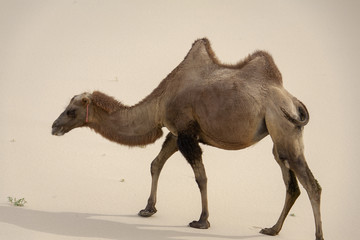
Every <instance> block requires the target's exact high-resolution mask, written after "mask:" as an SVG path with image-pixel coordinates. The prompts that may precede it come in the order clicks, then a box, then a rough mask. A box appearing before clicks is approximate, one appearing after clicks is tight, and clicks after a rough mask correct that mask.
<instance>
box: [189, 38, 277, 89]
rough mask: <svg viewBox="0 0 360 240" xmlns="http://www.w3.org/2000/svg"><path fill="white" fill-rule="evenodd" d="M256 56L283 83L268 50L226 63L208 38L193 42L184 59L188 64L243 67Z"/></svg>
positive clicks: (273, 77)
mask: <svg viewBox="0 0 360 240" xmlns="http://www.w3.org/2000/svg"><path fill="white" fill-rule="evenodd" d="M256 58H263V59H264V61H263V63H264V65H263V67H264V70H265V72H266V74H267V75H268V77H269V78H270V79H272V80H273V81H275V82H277V83H279V84H282V77H281V73H280V71H279V69H278V68H277V66H276V64H275V62H274V60H273V58H272V56H271V55H270V54H269V53H268V52H267V51H262V50H257V51H255V52H254V53H252V54H249V55H248V56H247V57H245V58H244V59H242V60H240V61H239V62H237V63H236V64H224V63H222V62H220V61H219V60H218V58H217V57H216V55H215V53H214V51H213V49H212V47H211V43H210V41H209V40H208V39H207V38H201V39H197V40H196V41H195V42H194V43H193V44H192V47H191V49H190V50H189V52H188V54H187V55H186V57H185V59H184V61H185V62H186V63H188V64H193V65H195V66H199V65H202V64H204V65H205V64H216V65H218V66H219V67H224V68H230V69H238V70H239V69H241V68H243V67H244V66H246V65H247V64H248V63H250V62H251V61H253V60H254V59H256Z"/></svg>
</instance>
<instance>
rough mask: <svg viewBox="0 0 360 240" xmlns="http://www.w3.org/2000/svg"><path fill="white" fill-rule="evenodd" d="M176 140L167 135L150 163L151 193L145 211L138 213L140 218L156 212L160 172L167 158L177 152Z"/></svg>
mask: <svg viewBox="0 0 360 240" xmlns="http://www.w3.org/2000/svg"><path fill="white" fill-rule="evenodd" d="M176 140H177V138H176V137H175V136H174V135H173V134H171V133H169V134H168V135H167V136H166V140H165V142H164V143H163V146H162V148H161V151H160V153H159V154H158V155H157V156H156V158H155V159H154V161H152V163H151V177H152V181H151V193H150V197H149V199H148V203H147V205H146V207H145V209H143V210H141V211H140V212H139V216H141V217H150V216H152V215H153V214H155V213H156V211H157V210H156V208H155V204H156V193H157V185H158V181H159V176H160V172H161V170H162V168H163V166H164V164H165V162H166V160H168V159H169V157H171V155H173V154H174V153H175V152H176V151H177V150H178V148H177V142H176Z"/></svg>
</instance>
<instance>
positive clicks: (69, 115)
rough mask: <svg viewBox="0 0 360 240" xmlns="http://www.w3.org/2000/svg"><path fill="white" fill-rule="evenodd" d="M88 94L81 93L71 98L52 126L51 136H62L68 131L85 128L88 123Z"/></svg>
mask: <svg viewBox="0 0 360 240" xmlns="http://www.w3.org/2000/svg"><path fill="white" fill-rule="evenodd" d="M90 102H91V100H90V94H89V93H83V94H80V95H76V96H75V97H73V98H72V99H71V101H70V103H69V105H68V106H67V107H66V109H65V111H64V112H62V113H61V114H60V116H59V117H58V118H57V119H56V120H55V122H54V123H53V125H52V134H53V135H56V136H62V135H64V134H65V133H67V132H69V131H70V130H72V129H74V128H77V127H82V126H85V125H86V124H87V122H88V117H89V116H88V114H89V104H90Z"/></svg>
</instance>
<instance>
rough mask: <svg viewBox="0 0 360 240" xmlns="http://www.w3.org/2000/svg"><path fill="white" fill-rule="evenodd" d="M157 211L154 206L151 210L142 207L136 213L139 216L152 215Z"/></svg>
mask: <svg viewBox="0 0 360 240" xmlns="http://www.w3.org/2000/svg"><path fill="white" fill-rule="evenodd" d="M156 212H157V210H156V209H155V208H153V209H151V210H147V209H143V210H141V211H140V212H139V213H138V215H139V216H140V217H151V216H152V215H154V214H155V213H156Z"/></svg>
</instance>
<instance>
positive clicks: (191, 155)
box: [178, 134, 210, 229]
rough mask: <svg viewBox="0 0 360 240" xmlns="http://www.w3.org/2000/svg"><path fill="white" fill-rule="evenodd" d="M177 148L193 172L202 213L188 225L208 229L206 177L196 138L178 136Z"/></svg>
mask: <svg viewBox="0 0 360 240" xmlns="http://www.w3.org/2000/svg"><path fill="white" fill-rule="evenodd" d="M178 147H179V150H180V152H181V153H182V154H183V155H184V157H185V158H186V160H187V161H188V162H189V163H190V165H191V167H192V168H193V170H194V174H195V180H196V183H197V184H198V186H199V189H200V193H201V204H202V212H201V215H200V219H199V220H198V221H193V222H191V223H190V224H189V225H190V227H193V228H201V229H207V228H209V227H210V223H209V221H208V218H209V211H208V201H207V177H206V173H205V168H204V165H203V163H202V158H201V155H202V151H201V148H200V146H199V143H198V141H197V140H196V137H195V136H193V135H188V134H179V136H178Z"/></svg>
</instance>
